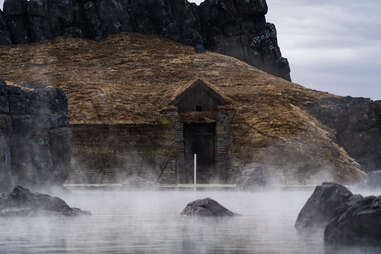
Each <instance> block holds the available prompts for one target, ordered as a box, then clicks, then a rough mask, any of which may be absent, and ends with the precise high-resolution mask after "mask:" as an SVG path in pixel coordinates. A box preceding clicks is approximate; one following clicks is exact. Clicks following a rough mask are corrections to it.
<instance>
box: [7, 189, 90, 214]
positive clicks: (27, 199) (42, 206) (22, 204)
mask: <svg viewBox="0 0 381 254" xmlns="http://www.w3.org/2000/svg"><path fill="white" fill-rule="evenodd" d="M31 215H64V216H77V215H90V213H89V212H86V211H82V210H80V209H78V208H71V207H70V206H69V205H68V204H66V203H65V201H63V200H62V199H60V198H58V197H52V196H49V195H45V194H40V193H33V192H31V191H30V190H28V189H26V188H23V187H21V186H16V187H15V188H14V190H13V191H12V192H11V193H9V194H7V195H3V196H2V197H0V216H1V217H7V216H31Z"/></svg>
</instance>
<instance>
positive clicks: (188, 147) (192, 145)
mask: <svg viewBox="0 0 381 254" xmlns="http://www.w3.org/2000/svg"><path fill="white" fill-rule="evenodd" d="M215 140H216V124H214V123H213V124H184V147H185V172H184V173H185V175H184V178H183V181H184V183H193V161H194V154H197V182H198V183H209V181H210V179H211V178H212V177H213V172H214V165H215V154H216V151H215V142H216V141H215Z"/></svg>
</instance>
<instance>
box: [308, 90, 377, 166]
mask: <svg viewBox="0 0 381 254" xmlns="http://www.w3.org/2000/svg"><path fill="white" fill-rule="evenodd" d="M308 110H309V111H310V112H311V113H312V114H313V115H314V116H315V117H317V118H318V119H319V120H320V121H321V122H322V123H323V124H325V125H326V126H328V127H330V128H332V129H333V130H334V132H335V137H336V140H335V142H336V143H337V144H339V145H340V146H341V147H343V148H344V149H345V150H346V151H347V152H348V154H349V155H350V156H351V157H353V158H355V159H356V161H357V162H358V163H360V164H361V166H362V167H363V168H364V169H365V170H367V171H372V170H379V169H381V101H372V100H370V99H367V98H352V97H345V98H324V99H321V100H318V101H317V102H314V103H311V104H310V105H309V106H308Z"/></svg>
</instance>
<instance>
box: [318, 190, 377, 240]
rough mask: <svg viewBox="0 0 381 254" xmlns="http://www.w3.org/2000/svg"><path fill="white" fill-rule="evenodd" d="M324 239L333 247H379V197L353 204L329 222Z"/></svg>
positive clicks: (360, 200) (367, 198) (364, 199)
mask: <svg viewBox="0 0 381 254" xmlns="http://www.w3.org/2000/svg"><path fill="white" fill-rule="evenodd" d="M324 239H325V241H326V242H327V243H329V244H334V245H376V246H381V196H379V197H374V196H370V197H365V198H362V199H359V200H357V201H356V202H353V203H352V204H351V205H350V206H348V207H347V209H344V210H343V211H342V213H340V215H338V216H336V217H335V218H334V219H332V220H331V221H330V222H329V224H328V225H327V227H326V229H325V232H324Z"/></svg>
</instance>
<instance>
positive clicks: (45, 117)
mask: <svg viewBox="0 0 381 254" xmlns="http://www.w3.org/2000/svg"><path fill="white" fill-rule="evenodd" d="M0 83H1V84H0V156H1V157H0V168H1V172H0V177H1V178H0V191H3V192H7V191H10V190H11V189H12V188H13V187H14V186H16V185H23V186H27V187H33V186H38V187H41V186H42V187H48V186H54V185H56V186H60V185H62V184H63V183H64V181H65V180H66V178H67V177H68V175H69V173H70V171H71V152H72V147H71V142H72V132H71V128H70V127H69V118H68V100H67V97H66V95H65V93H64V92H63V91H62V90H60V89H58V88H54V87H49V86H45V85H42V84H38V83H25V84H21V85H19V86H10V85H6V84H5V82H1V81H0Z"/></svg>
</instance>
